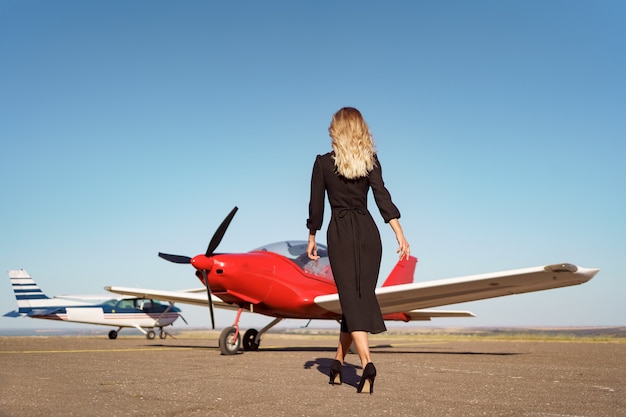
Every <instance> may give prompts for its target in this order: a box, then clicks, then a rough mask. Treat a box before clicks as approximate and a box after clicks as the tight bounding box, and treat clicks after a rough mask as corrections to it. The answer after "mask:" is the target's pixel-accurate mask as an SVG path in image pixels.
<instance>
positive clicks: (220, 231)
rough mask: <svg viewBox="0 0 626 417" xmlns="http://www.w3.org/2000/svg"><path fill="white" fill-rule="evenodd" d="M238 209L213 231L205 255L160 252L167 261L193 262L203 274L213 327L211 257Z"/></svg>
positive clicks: (229, 214) (178, 262)
mask: <svg viewBox="0 0 626 417" xmlns="http://www.w3.org/2000/svg"><path fill="white" fill-rule="evenodd" d="M237 210H238V208H237V207H236V206H235V208H233V209H232V210H231V211H230V213H228V216H226V218H225V219H224V220H222V223H221V224H220V225H219V227H218V228H217V230H216V231H215V233H213V237H212V238H211V241H210V242H209V246H208V247H207V249H206V252H205V254H204V255H198V256H196V257H195V258H190V257H189V256H183V255H171V254H168V253H161V252H159V257H161V258H163V259H165V260H166V261H170V262H173V263H175V264H192V265H193V266H194V267H195V268H196V269H198V270H199V271H200V273H201V274H202V282H203V283H204V285H205V286H206V292H207V299H208V304H209V313H210V315H211V326H212V327H213V329H215V318H214V315H213V299H212V298H211V286H210V285H209V276H208V274H209V271H210V270H211V267H210V265H211V264H212V260H211V257H212V256H213V254H214V253H215V250H216V249H217V247H218V246H219V244H220V242H221V241H222V238H223V237H224V234H225V233H226V229H228V226H230V222H231V221H232V220H233V217H235V213H237Z"/></svg>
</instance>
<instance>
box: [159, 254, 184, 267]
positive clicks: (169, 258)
mask: <svg viewBox="0 0 626 417" xmlns="http://www.w3.org/2000/svg"><path fill="white" fill-rule="evenodd" d="M159 257H161V258H163V259H165V260H167V261H170V262H174V263H175V264H190V263H191V258H190V257H189V256H182V255H170V254H169V253H161V252H159Z"/></svg>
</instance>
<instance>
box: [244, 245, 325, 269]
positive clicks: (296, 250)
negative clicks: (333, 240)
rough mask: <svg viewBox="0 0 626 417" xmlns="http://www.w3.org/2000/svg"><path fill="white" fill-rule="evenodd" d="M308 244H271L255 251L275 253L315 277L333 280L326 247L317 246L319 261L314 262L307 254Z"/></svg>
mask: <svg viewBox="0 0 626 417" xmlns="http://www.w3.org/2000/svg"><path fill="white" fill-rule="evenodd" d="M306 247H307V242H306V241H304V240H297V241H286V242H277V243H271V244H269V245H265V246H262V247H260V248H257V249H255V251H261V252H263V251H267V252H274V253H277V254H279V255H282V256H284V257H285V258H289V259H291V260H292V261H293V262H294V263H295V264H296V265H298V266H299V267H300V268H302V269H303V270H304V272H307V273H309V274H313V275H319V276H323V277H328V278H332V276H333V275H332V272H331V269H330V261H329V260H328V249H327V248H326V245H322V244H320V243H318V244H317V254H318V255H319V257H320V258H319V259H318V260H317V261H312V260H310V259H309V257H308V256H307V254H306Z"/></svg>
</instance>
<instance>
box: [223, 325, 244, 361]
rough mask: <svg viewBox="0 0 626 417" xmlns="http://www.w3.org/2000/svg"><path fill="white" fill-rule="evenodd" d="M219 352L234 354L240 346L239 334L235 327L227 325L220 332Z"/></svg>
mask: <svg viewBox="0 0 626 417" xmlns="http://www.w3.org/2000/svg"><path fill="white" fill-rule="evenodd" d="M219 343H220V352H222V355H234V354H235V353H237V351H238V350H239V346H241V334H239V329H237V328H236V327H234V326H233V327H227V328H225V329H224V330H222V333H221V334H220V341H219Z"/></svg>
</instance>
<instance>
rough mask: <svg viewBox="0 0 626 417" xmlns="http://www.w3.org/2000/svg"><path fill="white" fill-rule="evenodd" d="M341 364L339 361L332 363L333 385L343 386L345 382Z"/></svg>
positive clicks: (331, 375) (331, 381)
mask: <svg viewBox="0 0 626 417" xmlns="http://www.w3.org/2000/svg"><path fill="white" fill-rule="evenodd" d="M341 368H342V365H341V362H339V361H338V360H337V359H335V360H333V361H332V362H331V363H330V382H329V384H331V385H341V383H342V382H343V376H342V375H341Z"/></svg>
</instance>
